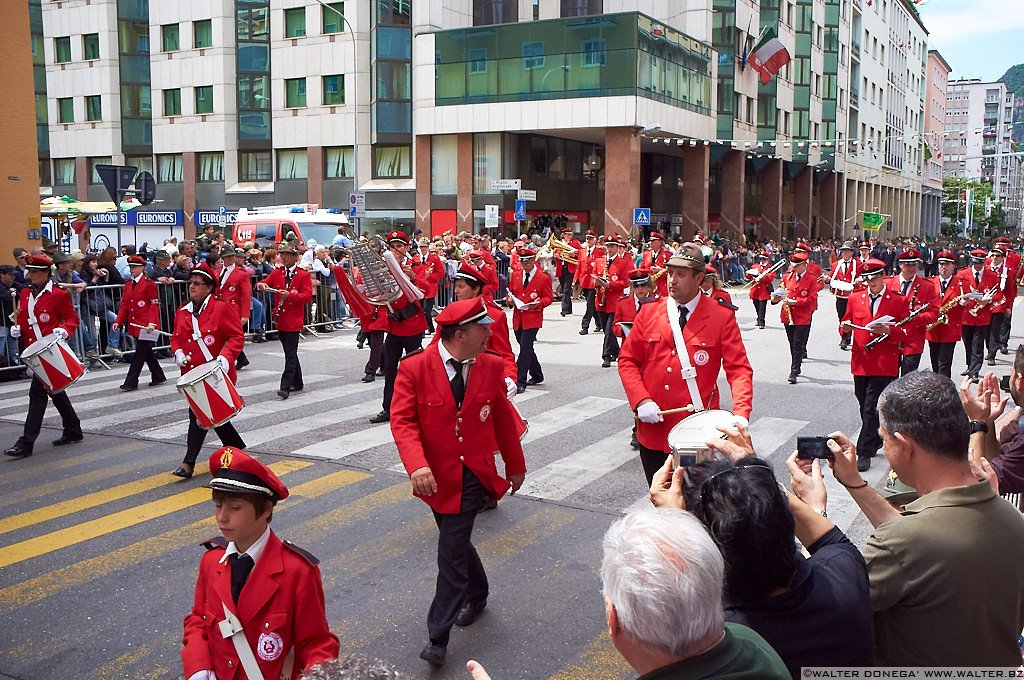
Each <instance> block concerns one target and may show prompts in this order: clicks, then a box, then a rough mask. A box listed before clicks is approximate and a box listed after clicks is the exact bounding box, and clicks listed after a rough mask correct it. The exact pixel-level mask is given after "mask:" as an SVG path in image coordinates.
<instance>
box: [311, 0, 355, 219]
mask: <svg viewBox="0 0 1024 680" xmlns="http://www.w3.org/2000/svg"><path fill="white" fill-rule="evenodd" d="M316 1H317V2H318V3H319V4H320V5H322V6H323V7H326V8H327V9H329V10H331V11H332V12H334V13H335V14H337V15H338V16H339V17H340V18H341V21H342V23H344V24H345V27H346V28H347V29H348V33H349V35H351V36H352V92H353V93H354V96H353V102H352V112H353V114H354V117H355V121H354V122H353V124H352V133H353V134H354V135H355V139H354V141H353V142H352V159H353V167H352V191H354V192H355V191H359V87H358V82H359V81H358V80H357V78H358V73H359V56H358V54H357V53H356V31H355V29H354V28H352V24H350V23H349V21H348V19H346V18H345V15H344V14H343V13H341V12H339V11H338V10H337V9H335V8H334V7H331V6H330V5H328V4H327V3H326V2H325V1H324V0H316ZM352 219H353V220H354V221H355V232H356V238H358V237H359V235H360V234H359V218H358V217H353V218H352Z"/></svg>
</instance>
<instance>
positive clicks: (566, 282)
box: [558, 264, 572, 314]
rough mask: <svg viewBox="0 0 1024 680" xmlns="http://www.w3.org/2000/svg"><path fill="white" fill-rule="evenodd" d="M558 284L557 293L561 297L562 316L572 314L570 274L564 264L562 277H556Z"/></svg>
mask: <svg viewBox="0 0 1024 680" xmlns="http://www.w3.org/2000/svg"><path fill="white" fill-rule="evenodd" d="M558 283H559V285H560V286H561V287H560V288H559V289H558V292H559V294H560V295H561V296H562V314H572V272H571V271H569V266H568V265H566V264H563V265H562V275H561V276H559V277H558Z"/></svg>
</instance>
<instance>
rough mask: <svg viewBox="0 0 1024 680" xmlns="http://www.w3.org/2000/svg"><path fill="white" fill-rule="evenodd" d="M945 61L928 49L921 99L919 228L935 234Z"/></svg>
mask: <svg viewBox="0 0 1024 680" xmlns="http://www.w3.org/2000/svg"><path fill="white" fill-rule="evenodd" d="M950 70H951V69H950V67H949V64H948V63H946V60H945V59H943V58H942V55H941V54H939V52H938V51H937V50H928V67H927V78H926V84H925V103H924V138H923V139H924V148H925V153H924V185H923V187H922V189H921V230H922V233H924V234H925V235H926V236H938V234H939V230H940V227H941V224H940V223H941V221H942V157H943V134H944V133H945V129H946V81H948V80H949V72H950Z"/></svg>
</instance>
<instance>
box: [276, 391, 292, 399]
mask: <svg viewBox="0 0 1024 680" xmlns="http://www.w3.org/2000/svg"><path fill="white" fill-rule="evenodd" d="M288 395H289V392H288V390H278V391H277V396H279V397H281V398H282V399H287V398H288Z"/></svg>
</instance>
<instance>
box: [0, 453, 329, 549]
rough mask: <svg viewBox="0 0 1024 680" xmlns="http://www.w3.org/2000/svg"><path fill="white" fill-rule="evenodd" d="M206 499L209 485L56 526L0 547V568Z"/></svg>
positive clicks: (292, 464)
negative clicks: (62, 527) (90, 518)
mask: <svg viewBox="0 0 1024 680" xmlns="http://www.w3.org/2000/svg"><path fill="white" fill-rule="evenodd" d="M312 464H313V463H308V462H304V461H297V460H283V461H278V462H276V463H273V464H272V465H270V469H271V470H273V471H274V472H275V473H276V474H278V475H284V474H288V473H289V472H295V471H296V470H301V469H303V468H307V467H309V466H311V465H312ZM208 500H210V490H209V489H207V488H204V487H200V488H198V489H189V490H188V491H183V492H182V493H179V494H175V495H173V496H168V497H167V498H161V499H159V500H155V501H151V502H149V503H143V504H142V505H139V506H136V507H134V508H129V509H127V510H122V511H121V512H115V513H113V514H111V515H107V516H105V517H100V518H98V519H94V520H91V521H89V522H83V523H81V524H76V525H74V526H70V527H67V528H66V529H59V530H57V531H52V532H50V533H48V534H43V535H42V536H36V537H35V538H30V539H27V540H24V541H21V542H20V543H14V544H13V545H9V546H6V547H4V548H0V569H2V568H4V567H9V566H10V565H12V564H17V563H18V562H24V561H25V560H29V559H32V558H33V557H39V556H40V555H45V554H46V553H50V552H54V551H57V550H61V549H63V548H67V547H68V546H72V545H77V544H78V543H84V542H85V541H88V540H91V539H93V538H98V537H100V536H104V535H106V534H109V533H113V532H114V531H119V530H121V529H125V528H127V527H131V526H135V525H136V524H141V523H142V522H146V521H149V520H151V519H156V518H157V517H163V516H164V515H169V514H171V513H172V512H177V511H179V510H184V509H185V508H189V507H192V506H194V505H199V504H200V503H202V502H204V501H208Z"/></svg>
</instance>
